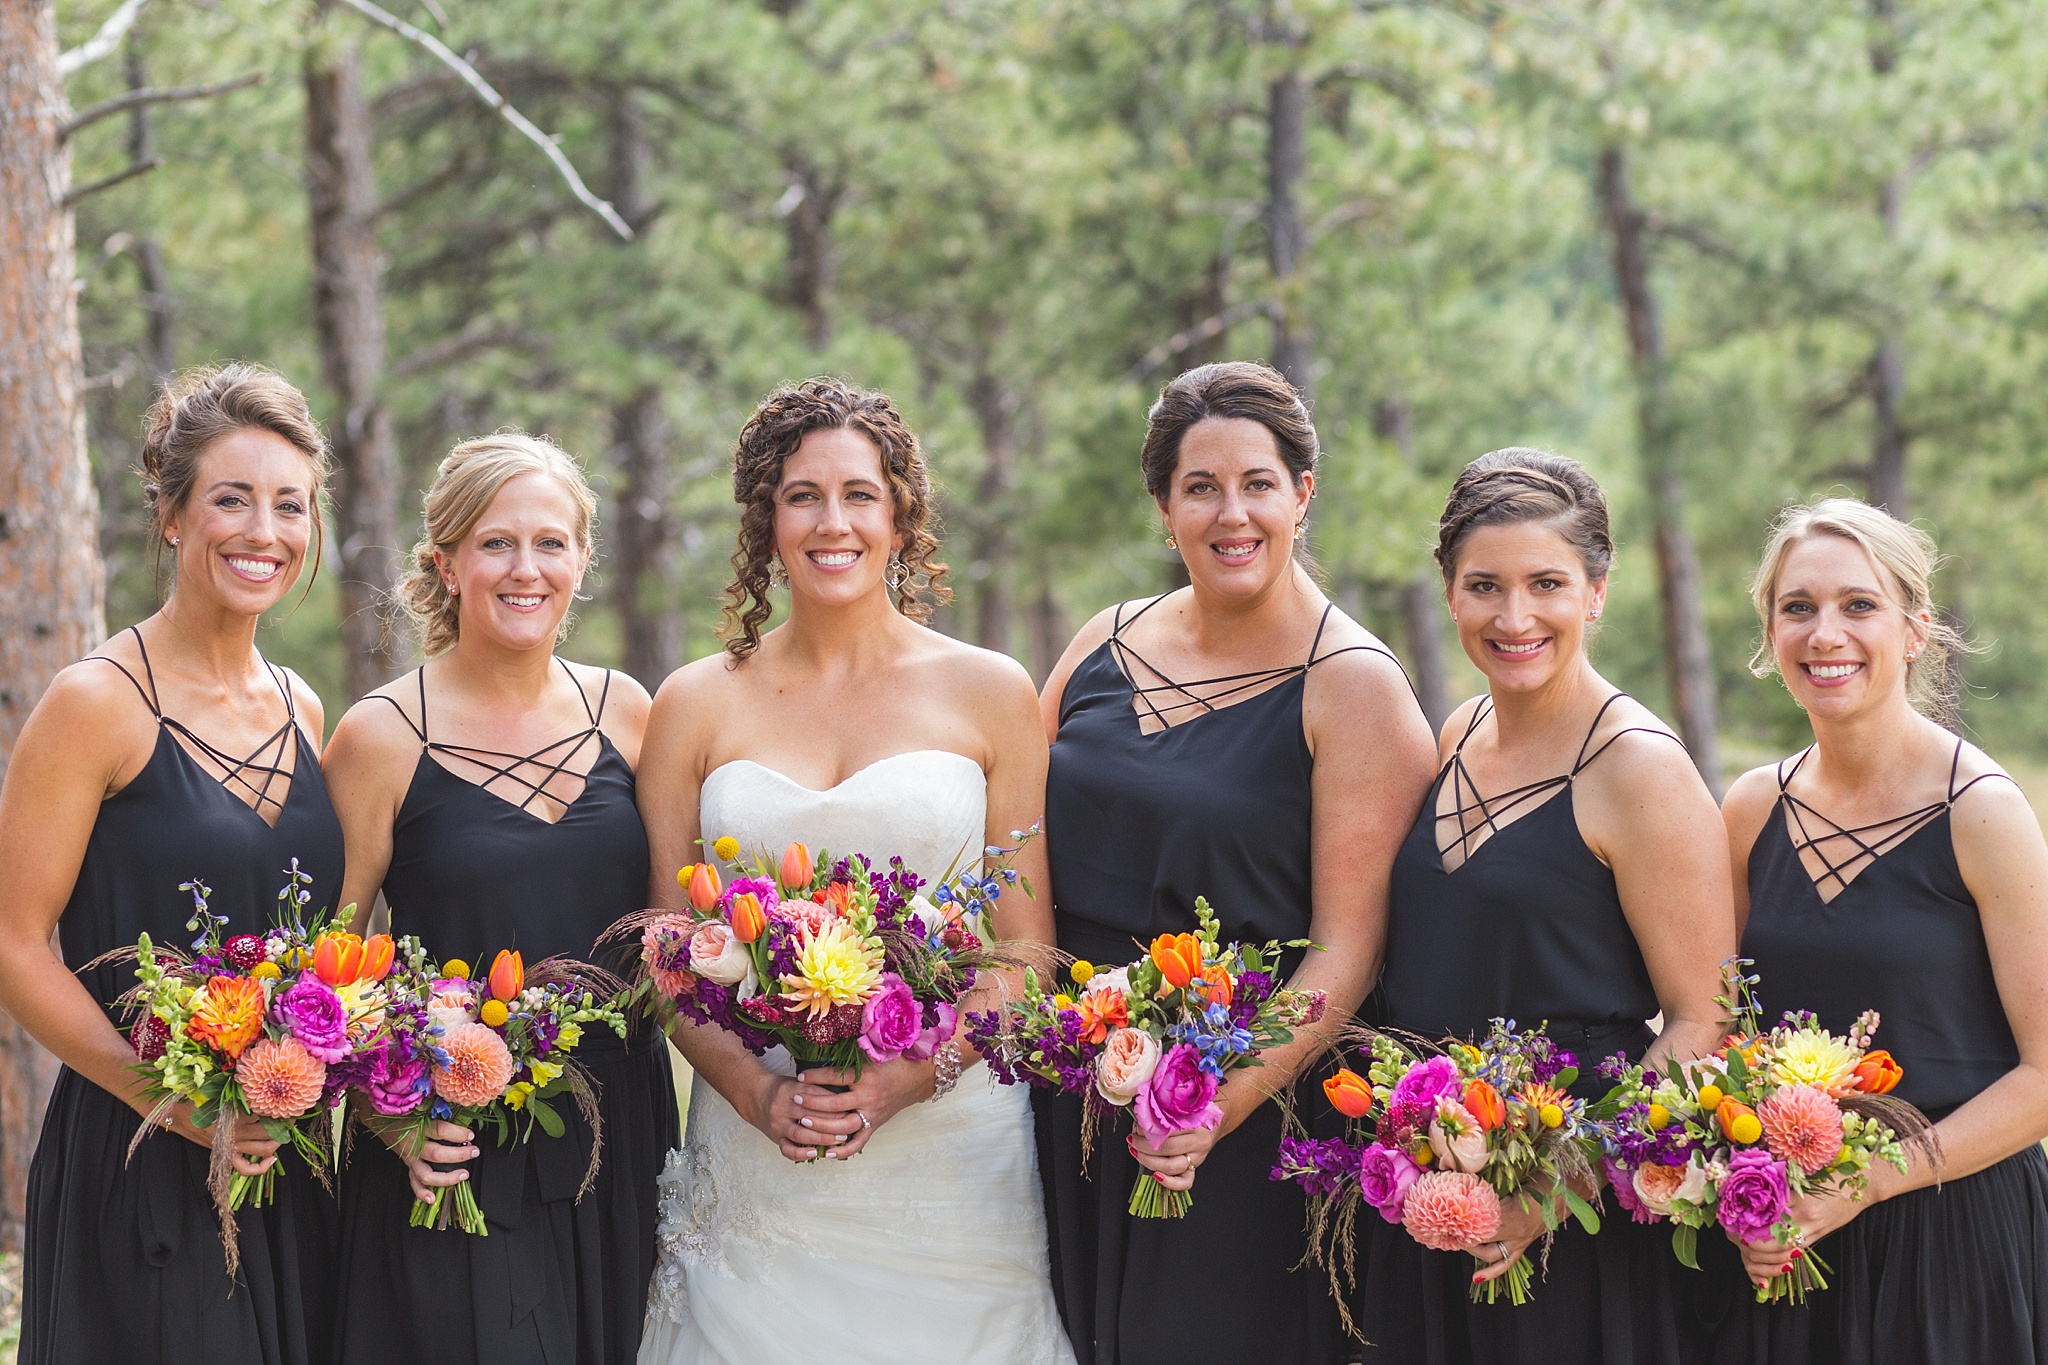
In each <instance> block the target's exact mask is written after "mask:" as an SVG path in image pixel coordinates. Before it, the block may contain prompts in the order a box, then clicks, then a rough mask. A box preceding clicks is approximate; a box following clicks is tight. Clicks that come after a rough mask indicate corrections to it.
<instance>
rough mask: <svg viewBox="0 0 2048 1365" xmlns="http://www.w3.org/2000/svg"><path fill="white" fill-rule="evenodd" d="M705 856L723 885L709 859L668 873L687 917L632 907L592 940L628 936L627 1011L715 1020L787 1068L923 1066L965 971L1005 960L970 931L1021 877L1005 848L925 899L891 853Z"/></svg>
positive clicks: (968, 982) (730, 851)
mask: <svg viewBox="0 0 2048 1365" xmlns="http://www.w3.org/2000/svg"><path fill="white" fill-rule="evenodd" d="M1036 833H1037V831H1036V830H1035V829H1033V830H1030V831H1024V832H1020V833H1018V834H1017V835H1016V836H1015V837H1016V838H1017V839H1018V840H1019V841H1020V844H1021V842H1022V841H1023V840H1026V839H1029V838H1031V837H1033V836H1034V835H1035V834H1036ZM711 851H712V855H713V857H714V858H716V859H717V860H719V861H720V862H724V863H725V864H727V865H728V866H729V867H732V868H734V869H735V872H736V875H735V876H734V877H733V878H732V880H731V881H730V882H727V881H725V880H724V879H723V878H721V877H720V875H719V871H718V867H717V865H716V863H711V862H706V863H697V864H694V865H692V866H690V867H686V868H684V869H683V870H682V871H681V872H679V873H677V874H676V880H677V881H678V882H680V883H682V885H683V886H684V887H685V888H687V890H688V892H689V898H690V909H689V911H688V912H687V913H675V912H668V911H652V910H650V911H644V912H642V913H641V914H639V915H634V916H630V917H628V918H627V919H625V920H622V921H620V922H619V923H618V924H617V925H614V926H613V927H612V929H611V930H610V931H608V932H607V934H606V935H605V937H606V938H607V939H609V938H615V937H628V936H630V937H637V938H638V940H639V942H640V963H641V966H640V979H639V981H638V983H637V984H636V986H635V988H634V992H633V996H632V1003H633V1004H634V1005H635V1006H638V1007H643V1008H652V1009H653V1010H654V1012H655V1013H656V1014H657V1015H658V1016H664V1017H666V1016H672V1015H680V1016H681V1017H683V1018H685V1019H689V1020H691V1021H693V1022H696V1023H712V1024H716V1025H718V1026H719V1027H720V1028H723V1029H725V1030H727V1031H728V1032H730V1033H733V1034H735V1035H737V1036H738V1038H739V1039H740V1041H742V1042H743V1043H745V1044H746V1045H747V1047H748V1048H749V1049H751V1050H752V1051H753V1052H754V1053H755V1054H757V1055H758V1054H760V1053H763V1052H766V1051H767V1050H768V1049H769V1048H771V1047H774V1046H776V1045H778V1044H780V1045H781V1046H783V1047H785V1048H787V1049H788V1050H789V1053H790V1055H791V1056H792V1057H793V1058H795V1059H796V1062H797V1067H798V1069H799V1070H802V1069H804V1068H806V1067H831V1068H835V1069H838V1070H843V1071H850V1072H855V1073H858V1072H859V1071H860V1070H861V1068H862V1067H863V1066H864V1065H865V1064H866V1063H868V1062H870V1061H874V1062H887V1061H894V1060H895V1059H897V1058H899V1057H908V1058H910V1059H912V1060H913V1061H922V1060H923V1059H925V1058H928V1057H930V1056H932V1055H933V1054H934V1053H935V1052H937V1051H938V1050H939V1048H940V1047H942V1046H944V1045H945V1044H946V1043H947V1042H948V1041H949V1040H950V1039H951V1038H952V1037H953V1034H954V1030H955V1028H956V1026H957V1024H958V1021H959V1002H960V1000H961V998H962V997H964V996H965V995H966V994H967V992H968V991H970V990H972V989H973V988H974V984H975V980H976V978H977V976H978V974H979V973H981V972H983V971H987V970H992V969H1001V968H1005V967H1011V966H1015V965H1018V961H1017V960H1016V959H1015V958H1014V957H1013V955H1011V954H1008V953H1006V952H1004V951H1003V950H1001V949H999V948H997V947H995V946H994V945H992V944H990V943H988V942H986V941H985V940H984V939H983V937H982V935H981V933H980V930H981V927H982V923H983V921H982V916H983V914H984V913H985V912H986V911H987V910H988V909H989V908H990V907H992V906H993V905H994V903H995V901H996V899H997V898H998V897H999V896H1001V895H1002V893H1003V889H1004V888H1005V887H1006V886H1013V885H1016V884H1018V883H1019V881H1020V880H1022V879H1021V877H1020V875H1019V874H1018V873H1017V872H1016V871H1015V869H1013V868H1011V867H1009V866H1007V864H1006V863H1005V862H1004V860H1005V859H1007V858H1008V857H1010V856H1011V855H1013V854H1014V853H1015V852H1016V850H1015V849H1002V848H995V847H990V848H988V849H986V850H984V853H985V856H986V857H987V859H988V860H989V864H988V866H986V867H985V868H983V869H982V870H979V871H966V872H960V873H959V874H958V875H953V874H950V873H949V874H948V876H947V878H946V879H945V880H943V881H942V883H941V884H940V885H939V886H938V888H937V889H936V890H934V891H933V892H932V893H931V895H930V896H929V897H927V896H926V895H925V894H924V893H923V887H924V885H925V883H924V881H923V880H922V879H921V878H919V877H918V875H917V874H916V873H915V872H913V871H911V870H910V869H909V868H908V867H906V866H905V865H904V863H903V860H902V859H901V858H892V859H890V860H889V866H888V868H887V870H886V871H881V872H877V871H876V870H875V869H874V867H873V865H872V864H871V863H870V862H869V861H868V860H867V859H866V858H863V857H857V856H856V857H851V858H840V859H838V860H837V861H833V860H832V858H831V856H830V854H828V853H826V852H824V851H823V850H820V852H819V854H818V856H817V858H816V859H813V858H812V856H811V853H810V850H809V849H808V848H807V847H806V846H805V845H804V844H801V843H792V844H790V845H789V846H788V847H787V848H786V849H784V850H783V853H782V857H781V859H780V860H779V861H778V862H777V864H776V865H775V866H774V867H772V868H771V867H770V866H769V865H768V863H767V859H766V855H765V854H764V855H762V856H761V857H759V858H755V859H752V860H749V861H747V862H741V861H740V846H739V843H738V841H737V840H734V839H731V838H721V839H718V840H716V841H715V842H714V843H713V844H712V846H711ZM1023 889H1024V893H1025V894H1026V895H1030V894H1031V887H1030V884H1029V883H1028V882H1025V883H1024V887H1023Z"/></svg>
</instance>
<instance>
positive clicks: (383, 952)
mask: <svg viewBox="0 0 2048 1365" xmlns="http://www.w3.org/2000/svg"><path fill="white" fill-rule="evenodd" d="M397 951H398V950H397V947H396V945H394V944H393V943H392V942H391V935H389V934H372V935H370V937H369V939H368V940H367V941H366V942H365V943H364V944H363V971H362V979H363V980H364V981H382V980H383V979H384V978H385V977H387V976H389V975H391V961H392V958H393V957H394V956H396V954H397Z"/></svg>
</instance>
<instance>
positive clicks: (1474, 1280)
mask: <svg viewBox="0 0 2048 1365" xmlns="http://www.w3.org/2000/svg"><path fill="white" fill-rule="evenodd" d="M1485 1278H1486V1276H1484V1275H1474V1276H1473V1277H1472V1283H1474V1284H1478V1283H1480V1282H1481V1281H1483V1280H1484V1279H1485Z"/></svg>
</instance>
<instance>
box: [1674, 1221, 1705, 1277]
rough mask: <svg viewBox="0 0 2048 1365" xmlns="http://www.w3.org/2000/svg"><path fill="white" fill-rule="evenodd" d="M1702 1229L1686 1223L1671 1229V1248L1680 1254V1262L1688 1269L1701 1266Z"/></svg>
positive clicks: (1695, 1268) (1696, 1268)
mask: <svg viewBox="0 0 2048 1365" xmlns="http://www.w3.org/2000/svg"><path fill="white" fill-rule="evenodd" d="M1699 1241H1700V1230H1699V1229H1698V1228H1696V1227H1692V1226H1690V1225H1688V1224H1685V1223H1680V1224H1679V1225H1678V1226H1677V1227H1674V1228H1673V1229H1671V1250H1672V1251H1673V1252H1675V1253H1676V1254H1677V1256H1678V1263H1679V1264H1680V1265H1682V1266H1684V1267H1685V1268H1686V1269H1687V1270H1698V1269H1699V1268H1700V1257H1699Z"/></svg>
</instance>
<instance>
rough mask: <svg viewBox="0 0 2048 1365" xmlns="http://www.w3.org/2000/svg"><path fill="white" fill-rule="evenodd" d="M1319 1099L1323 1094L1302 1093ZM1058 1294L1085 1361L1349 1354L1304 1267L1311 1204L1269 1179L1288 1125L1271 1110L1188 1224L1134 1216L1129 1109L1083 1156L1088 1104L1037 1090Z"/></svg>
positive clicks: (1237, 1145) (1237, 1140)
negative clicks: (1089, 1158)
mask: <svg viewBox="0 0 2048 1365" xmlns="http://www.w3.org/2000/svg"><path fill="white" fill-rule="evenodd" d="M1312 1087H1313V1088H1314V1092H1315V1093H1314V1100H1315V1102H1316V1103H1317V1104H1318V1105H1321V1104H1322V1095H1321V1091H1320V1087H1314V1085H1313V1082H1312V1081H1305V1082H1304V1083H1303V1085H1302V1087H1301V1092H1300V1093H1301V1094H1302V1096H1304V1097H1306V1096H1307V1095H1308V1093H1309V1091H1310V1090H1311V1088H1312ZM1032 1100H1033V1108H1034V1110H1035V1113H1036V1121H1037V1134H1038V1171H1039V1178H1040V1180H1041V1181H1042V1182H1043V1183H1044V1186H1045V1222H1046V1232H1047V1234H1048V1236H1049V1237H1050V1239H1051V1244H1052V1287H1053V1296H1054V1298H1055V1299H1056V1300H1057V1302H1058V1304H1059V1310H1060V1318H1061V1321H1062V1322H1063V1323H1064V1324H1065V1326H1066V1329H1067V1338H1068V1340H1069V1341H1070V1342H1071V1343H1072V1344H1073V1348H1074V1358H1075V1360H1076V1361H1077V1362H1078V1365H1242V1362H1247V1361H1268V1360H1270V1361H1286V1362H1288V1363H1289V1365H1294V1362H1297V1361H1298V1362H1304V1365H1321V1363H1322V1362H1328V1361H1341V1360H1343V1359H1344V1358H1345V1357H1344V1343H1343V1334H1342V1331H1341V1329H1340V1327H1339V1324H1338V1320H1337V1306H1336V1301H1335V1300H1334V1299H1332V1298H1331V1297H1330V1294H1329V1290H1328V1279H1327V1277H1326V1276H1325V1275H1324V1273H1323V1272H1322V1271H1321V1270H1320V1269H1318V1268H1317V1267H1315V1266H1314V1265H1311V1264H1303V1254H1304V1253H1305V1252H1306V1251H1307V1250H1308V1244H1307V1240H1306V1223H1307V1205H1306V1202H1305V1201H1304V1199H1303V1198H1302V1195H1301V1192H1300V1187H1299V1186H1297V1185H1294V1184H1292V1183H1289V1182H1281V1181H1275V1180H1273V1179H1272V1178H1271V1176H1272V1170H1273V1161H1274V1158H1275V1157H1276V1156H1277V1155H1278V1154H1279V1148H1280V1138H1281V1133H1282V1118H1281V1113H1280V1108H1279V1106H1278V1105H1277V1104H1271V1103H1269V1104H1264V1105H1261V1106H1260V1107H1259V1108H1258V1109H1257V1110H1255V1111H1254V1112H1253V1113H1252V1115H1251V1117H1250V1118H1248V1119H1246V1120H1245V1121H1244V1123H1243V1124H1241V1125H1240V1126H1239V1127H1238V1128H1237V1130H1236V1131H1234V1132H1232V1133H1231V1134H1230V1135H1229V1136H1227V1137H1225V1138H1224V1139H1223V1140H1222V1141H1221V1142H1218V1143H1217V1144H1216V1146H1215V1147H1214V1148H1213V1149H1212V1150H1211V1151H1210V1153H1209V1156H1208V1158H1207V1159H1206V1160H1205V1161H1204V1162H1203V1163H1202V1170H1201V1174H1200V1175H1199V1176H1197V1177H1196V1179H1195V1186H1194V1204H1193V1206H1192V1207H1191V1208H1190V1209H1189V1210H1188V1214H1187V1216H1186V1217H1184V1218H1133V1217H1131V1215H1130V1213H1129V1212H1128V1208H1127V1206H1128V1204H1129V1201H1130V1196H1131V1185H1132V1182H1133V1181H1135V1180H1136V1179H1137V1178H1138V1175H1139V1173H1140V1171H1142V1170H1143V1168H1142V1167H1141V1166H1139V1165H1138V1163H1137V1162H1136V1160H1134V1159H1133V1158H1132V1156H1131V1154H1130V1152H1129V1151H1128V1150H1127V1149H1126V1148H1125V1146H1124V1139H1125V1137H1126V1136H1127V1135H1128V1134H1129V1133H1130V1130H1131V1124H1130V1118H1129V1115H1128V1114H1127V1113H1126V1112H1123V1111H1119V1112H1118V1113H1117V1114H1116V1115H1113V1116H1112V1117H1111V1118H1110V1119H1108V1120H1106V1121H1104V1123H1103V1124H1102V1127H1101V1130H1100V1131H1099V1132H1098V1133H1097V1134H1096V1137H1095V1152H1094V1160H1093V1162H1092V1163H1090V1164H1089V1168H1088V1169H1085V1170H1084V1169H1083V1165H1082V1161H1081V1101H1080V1100H1079V1099H1078V1098H1076V1097H1074V1096H1069V1095H1053V1094H1049V1093H1047V1092H1044V1091H1035V1092H1033V1095H1032Z"/></svg>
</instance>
